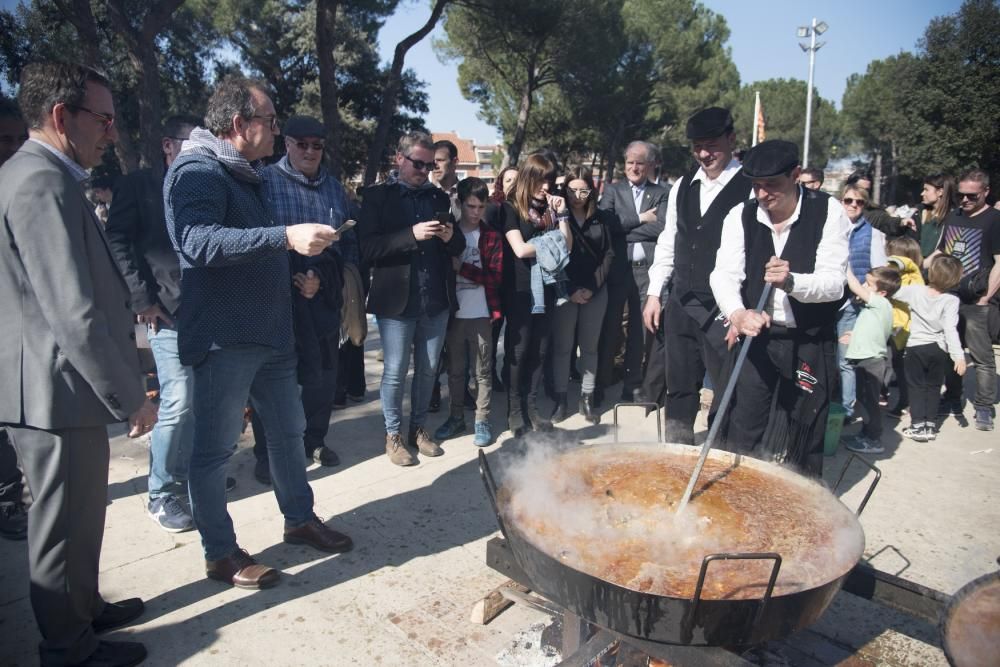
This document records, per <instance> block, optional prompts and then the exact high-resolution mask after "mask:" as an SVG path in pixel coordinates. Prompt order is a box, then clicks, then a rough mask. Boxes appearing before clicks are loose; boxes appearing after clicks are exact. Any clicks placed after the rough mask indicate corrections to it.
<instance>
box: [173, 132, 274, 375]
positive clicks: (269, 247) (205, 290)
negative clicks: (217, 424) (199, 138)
mask: <svg viewBox="0 0 1000 667" xmlns="http://www.w3.org/2000/svg"><path fill="white" fill-rule="evenodd" d="M163 196H164V212H165V213H166V221H167V232H168V233H169V234H170V238H171V241H172V242H173V245H174V250H175V251H176V252H177V255H178V258H179V260H180V266H181V305H180V309H179V311H178V313H177V333H178V348H179V352H180V359H181V363H183V364H185V365H195V364H197V363H199V362H200V361H202V360H203V359H204V358H205V356H206V355H207V354H208V352H209V350H210V349H212V347H213V346H214V345H217V346H220V347H226V346H231V345H240V344H248V343H249V344H256V345H266V346H270V347H273V348H276V349H286V348H288V347H290V346H291V345H292V341H293V338H292V295H291V290H290V289H289V281H288V274H289V269H288V253H287V239H286V237H285V228H284V226H283V225H279V224H278V223H277V222H275V221H274V219H273V218H272V217H271V214H270V211H268V209H267V206H266V204H265V202H264V199H263V197H262V194H261V186H260V185H259V184H258V183H255V182H251V181H250V180H248V179H247V178H246V177H245V176H244V177H241V176H240V174H239V173H234V172H233V171H231V170H230V169H229V168H227V167H226V166H224V164H223V163H222V162H220V161H219V160H218V159H216V158H215V157H212V156H209V155H204V154H199V153H196V152H186V151H182V152H181V154H180V156H178V158H177V159H176V160H174V163H173V164H172V165H171V166H170V169H169V171H168V172H167V175H166V179H165V180H164V184H163Z"/></svg>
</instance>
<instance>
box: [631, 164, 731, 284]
mask: <svg viewBox="0 0 1000 667" xmlns="http://www.w3.org/2000/svg"><path fill="white" fill-rule="evenodd" d="M740 166H741V165H740V163H739V161H738V160H737V159H736V158H733V159H732V160H730V161H729V164H728V165H726V168H725V169H723V170H722V173H721V174H719V177H718V178H716V179H715V180H712V179H710V178H709V177H708V174H706V173H705V170H704V169H701V168H699V169H698V171H696V172H695V174H694V176H693V177H692V178H691V183H694V182H695V181H701V188H700V191H699V195H698V203H699V208H700V209H701V214H702V215H705V211H707V210H708V207H709V206H711V205H712V202H714V201H715V198H716V197H718V196H719V193H720V192H722V189H723V188H724V187H726V185H728V184H729V181H731V180H733V176H735V175H736V173H737V172H738V171H739V170H740ZM687 186H688V180H687V176H682V177H681V178H680V179H679V180H678V181H677V182H676V183H674V187H672V188H670V194H669V195H668V197H667V219H666V222H665V223H664V227H663V231H662V232H660V235H659V236H658V237H657V238H656V252H655V254H654V255H653V263H652V265H650V267H649V289H648V290H646V294H648V295H650V296H656V297H658V296H660V291H661V290H662V289H663V285H664V283H666V282H667V281H668V280H670V276H671V275H673V273H674V243H675V242H676V239H677V193H678V192H680V190H681V188H683V187H687Z"/></svg>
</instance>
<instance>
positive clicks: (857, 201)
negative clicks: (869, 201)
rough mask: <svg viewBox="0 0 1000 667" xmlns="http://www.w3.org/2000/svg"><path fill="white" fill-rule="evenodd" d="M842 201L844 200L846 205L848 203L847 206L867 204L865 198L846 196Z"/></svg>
mask: <svg viewBox="0 0 1000 667" xmlns="http://www.w3.org/2000/svg"><path fill="white" fill-rule="evenodd" d="M840 201H842V202H844V205H846V206H851V205H854V204H857V205H858V206H864V205H865V200H864V199H852V198H850V197H844V198H843V199H841V200H840Z"/></svg>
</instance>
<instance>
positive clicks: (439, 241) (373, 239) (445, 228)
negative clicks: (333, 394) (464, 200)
mask: <svg viewBox="0 0 1000 667" xmlns="http://www.w3.org/2000/svg"><path fill="white" fill-rule="evenodd" d="M395 162H396V167H397V168H398V169H399V177H398V179H397V180H396V181H395V182H393V183H380V184H377V185H373V186H372V187H370V188H368V189H367V190H365V193H364V203H363V204H362V207H361V221H360V223H359V225H358V236H359V237H360V240H361V255H362V258H363V259H364V260H365V261H366V262H369V263H370V264H371V267H372V282H371V289H370V290H369V292H368V312H369V313H372V314H373V315H377V316H378V328H379V335H380V336H381V339H382V349H383V350H384V356H385V368H384V370H383V372H382V389H381V392H382V415H383V417H384V418H385V453H386V455H387V456H388V457H389V460H390V461H392V462H393V463H395V464H396V465H401V466H409V465H416V463H417V462H418V461H417V452H418V451H419V452H420V453H421V454H423V455H424V456H440V455H441V454H443V452H442V450H441V448H440V447H439V446H438V445H437V444H436V443H435V442H434V441H433V440H431V438H430V435H429V434H428V433H427V430H426V429H425V428H424V422H425V421H426V419H427V408H428V406H429V404H430V399H431V389H432V387H433V385H434V375H435V373H436V371H437V368H438V361H439V360H440V358H441V348H442V346H443V345H444V338H445V333H446V331H447V329H448V317H449V315H450V314H451V313H452V312H454V311H455V310H456V309H457V300H456V298H455V272H454V270H453V269H452V261H451V258H452V257H459V256H461V254H462V251H463V250H464V249H465V236H464V235H463V234H456V233H455V227H454V220H452V219H451V213H450V212H449V211H450V209H451V199H450V198H449V197H448V194H447V193H446V192H444V191H443V190H441V189H440V188H438V187H435V185H434V184H433V183H431V182H430V181H429V180H428V176H429V174H430V171H431V169H433V168H434V141H433V140H432V139H431V137H430V135H428V134H426V133H424V132H411V133H409V134H407V135H404V136H403V138H402V139H400V141H399V149H398V150H397V152H396V158H395ZM411 349H412V351H413V355H414V361H413V385H412V389H411V391H410V424H409V437H408V438H407V439H406V442H404V441H403V439H402V435H401V434H400V423H401V417H402V411H403V410H402V408H403V381H404V380H405V379H406V371H407V369H408V367H409V365H410V351H411Z"/></svg>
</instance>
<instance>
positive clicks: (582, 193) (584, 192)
mask: <svg viewBox="0 0 1000 667" xmlns="http://www.w3.org/2000/svg"><path fill="white" fill-rule="evenodd" d="M569 191H570V192H572V193H573V194H575V195H576V196H577V197H579V198H580V199H586V198H587V197H589V196H590V193H591V192H592V190H588V189H586V188H580V189H578V190H574V189H573V188H570V189H569Z"/></svg>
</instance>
